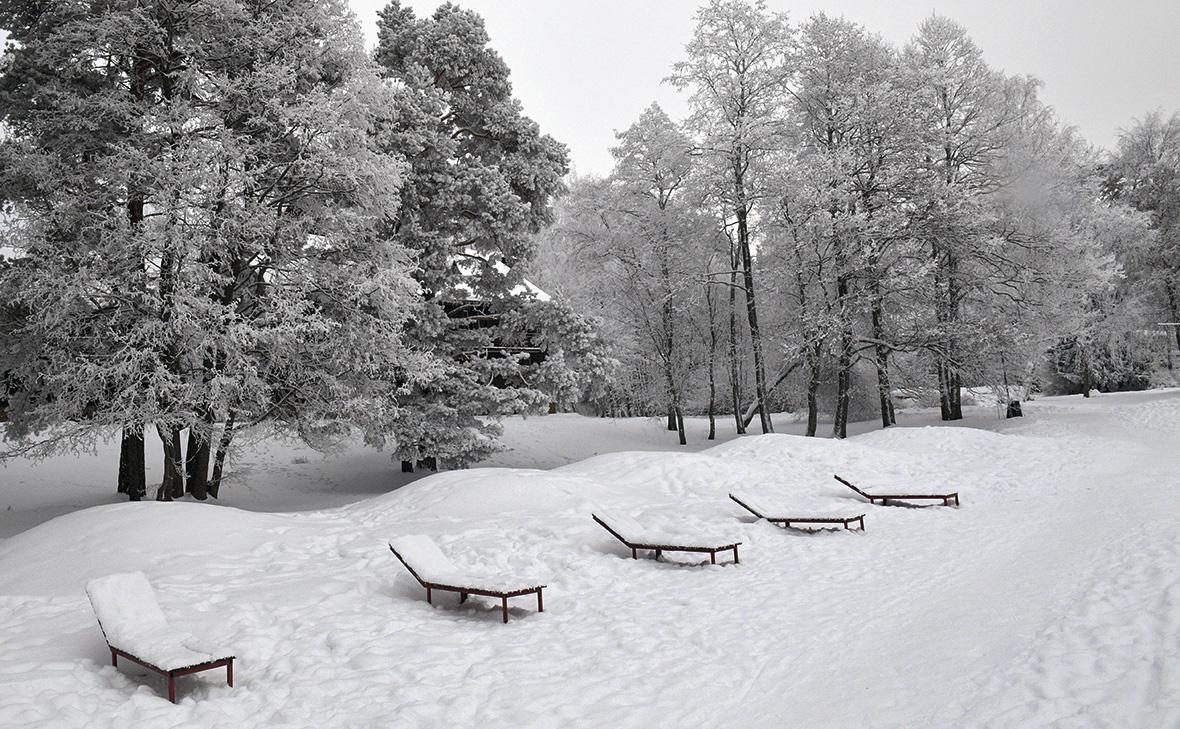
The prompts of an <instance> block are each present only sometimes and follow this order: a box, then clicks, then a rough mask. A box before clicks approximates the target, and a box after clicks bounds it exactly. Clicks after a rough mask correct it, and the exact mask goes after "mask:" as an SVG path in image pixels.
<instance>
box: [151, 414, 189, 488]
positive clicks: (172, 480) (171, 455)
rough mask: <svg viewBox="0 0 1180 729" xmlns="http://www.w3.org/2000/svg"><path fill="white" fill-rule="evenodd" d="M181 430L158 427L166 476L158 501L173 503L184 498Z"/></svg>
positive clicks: (164, 476) (162, 481) (158, 425)
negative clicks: (174, 500)
mask: <svg viewBox="0 0 1180 729" xmlns="http://www.w3.org/2000/svg"><path fill="white" fill-rule="evenodd" d="M180 432H181V431H180V428H176V427H173V428H165V427H164V426H163V425H160V424H157V425H156V433H158V434H159V436H160V442H161V444H162V445H163V450H164V469H163V470H164V475H163V478H162V480H161V481H160V488H159V489H158V490H157V491H156V501H172V500H173V499H178V498H180V497H182V496H184V456H183V454H182V453H181V446H180Z"/></svg>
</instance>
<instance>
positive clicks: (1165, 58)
mask: <svg viewBox="0 0 1180 729" xmlns="http://www.w3.org/2000/svg"><path fill="white" fill-rule="evenodd" d="M350 2H351V4H352V6H353V9H354V10H355V11H356V14H357V16H358V17H359V18H360V21H361V25H362V27H363V29H364V31H365V34H366V37H367V39H368V43H369V45H370V46H372V44H373V43H374V37H375V33H376V20H377V10H378V9H379V8H381V7H384V6H385V4H386V2H388V0H350ZM457 2H458V4H459V5H461V6H463V7H467V8H470V9H472V10H475V11H476V12H478V13H479V14H480V15H482V16H483V17H484V20H485V21H486V23H487V27H488V33H489V35H490V36H491V39H492V46H493V47H494V48H495V49H496V50H497V51H499V52H500V54H501V55H502V56H503V57H504V59H505V60H506V61H507V62H508V65H509V67H510V68H511V69H512V80H513V85H514V87H515V90H516V95H517V96H518V97H519V98H520V100H521V102H522V103H523V104H524V108H525V111H526V112H527V113H528V115H529V116H531V117H532V118H533V119H535V120H537V122H538V123H540V125H541V128H542V129H543V130H544V131H545V132H547V133H549V134H552V135H553V136H554V137H556V138H557V139H559V140H560V141H562V142H565V143H566V144H567V145H569V148H570V152H571V157H572V158H573V162H574V166H575V168H576V170H577V171H578V172H580V173H596V174H605V173H607V172H609V171H610V167H611V156H610V153H609V151H608V150H609V148H610V147H611V145H612V144H614V132H615V130H619V129H625V128H626V127H628V126H630V124H631V122H633V121H634V120H635V119H636V118H637V117H638V116H639V114H640V112H642V111H643V109H645V108H646V107H647V106H648V104H650V103H651V102H652V101H659V102H660V103H661V104H663V105H664V108H665V109H666V110H667V111H668V113H669V114H671V115H672V116H673V117H677V118H680V117H683V115H684V104H683V101H682V100H680V99H679V98H677V94H676V93H675V92H674V91H673V90H672V89H670V88H669V87H668V86H666V85H664V84H661V80H662V79H663V78H664V77H665V76H666V75H667V74H668V72H669V71H670V69H671V65H672V64H673V63H674V62H675V61H677V60H679V59H680V58H681V57H682V55H683V49H684V44H685V43H686V42H687V41H688V39H689V37H690V36H691V34H692V29H693V13H694V12H695V10H696V8H697V6H698V5H699V4H700V3H698V2H696V0H457ZM702 2H703V0H702ZM438 4H439V3H438V2H436V0H409V5H411V6H412V7H413V8H414V9H415V11H417V12H418V13H419V15H429V14H430V13H432V12H433V11H434V9H435V7H437V6H438ZM768 4H769V5H770V6H771V7H772V8H774V9H776V10H785V11H787V12H788V13H789V14H790V16H791V17H792V19H793V21H794V22H798V21H800V20H802V19H805V18H806V17H807V16H809V15H811V14H812V13H815V12H818V11H824V12H827V13H829V14H831V15H842V16H844V17H846V18H848V19H850V20H853V21H855V22H858V23H860V24H862V25H864V26H865V27H867V28H868V29H869V30H870V31H872V32H874V33H878V34H880V35H882V36H884V37H885V38H886V39H887V40H889V41H891V42H893V43H895V44H898V45H901V44H904V43H905V42H906V41H907V40H908V39H909V38H910V36H912V35H913V33H914V31H915V30H916V28H917V26H918V24H919V23H920V22H921V20H922V19H923V18H925V17H926V16H927V15H929V14H930V13H932V12H938V13H941V14H943V15H946V16H948V17H950V18H953V19H954V20H956V21H958V22H959V23H961V24H963V25H964V26H966V28H967V30H968V31H969V32H970V34H971V36H972V37H973V38H974V39H975V41H976V43H978V44H979V45H980V47H981V48H983V51H984V54H985V55H986V57H987V59H988V61H989V62H990V63H991V64H992V65H993V66H995V67H997V68H1000V69H1003V70H1005V71H1007V72H1009V73H1020V74H1030V75H1033V76H1036V77H1038V78H1040V79H1041V80H1042V81H1044V88H1043V91H1042V98H1044V99H1045V100H1046V101H1047V102H1049V103H1050V104H1052V105H1053V106H1055V107H1056V108H1057V110H1058V112H1059V114H1060V116H1061V118H1062V119H1064V120H1066V121H1067V122H1069V123H1071V124H1074V125H1076V126H1077V127H1078V128H1079V129H1081V131H1082V133H1083V134H1084V135H1085V136H1086V138H1088V139H1089V140H1090V141H1091V142H1093V143H1095V144H1097V145H1099V146H1103V147H1108V148H1109V147H1112V146H1113V145H1114V141H1115V138H1116V136H1117V134H1118V130H1119V128H1121V127H1126V126H1127V125H1129V124H1130V122H1131V120H1132V119H1134V118H1136V117H1140V116H1142V115H1143V114H1144V113H1146V112H1148V111H1150V110H1152V109H1156V108H1160V109H1163V110H1164V112H1165V113H1171V112H1173V111H1178V110H1180V0H1123V2H1117V1H1115V0H925V1H922V0H768ZM0 36H3V33H0Z"/></svg>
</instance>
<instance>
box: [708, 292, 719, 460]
mask: <svg viewBox="0 0 1180 729" xmlns="http://www.w3.org/2000/svg"><path fill="white" fill-rule="evenodd" d="M705 305H706V309H707V311H708V313H709V366H708V370H709V437H708V439H709V440H715V439H716V438H717V418H716V415H715V413H716V410H717V371H716V370H717V367H716V364H717V327H716V326H715V325H714V322H713V289H712V286H711V285H710V284H709V283H706V284H705Z"/></svg>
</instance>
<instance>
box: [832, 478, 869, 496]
mask: <svg viewBox="0 0 1180 729" xmlns="http://www.w3.org/2000/svg"><path fill="white" fill-rule="evenodd" d="M832 478H834V479H836V480H837V481H839V482H840V483H842V484H844V485H845V486H847V487H848V488H850V489H852V490H853V491H855V492H856V493H858V494H860V495H861V496H863V497H865V498H866V499H867V498H869V495H868V494H866V493H865V492H864V491H861V490H860V489H858V488H857V487H856V486H853V485H852V482H851V481H846V480H844V479H842V478H840V477H839V476H837V475H834V474H833V476H832Z"/></svg>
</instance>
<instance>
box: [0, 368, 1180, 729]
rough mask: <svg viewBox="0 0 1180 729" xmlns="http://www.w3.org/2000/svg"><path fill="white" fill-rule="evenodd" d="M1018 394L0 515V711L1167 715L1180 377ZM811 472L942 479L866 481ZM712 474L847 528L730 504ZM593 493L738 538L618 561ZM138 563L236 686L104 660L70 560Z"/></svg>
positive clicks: (410, 719) (1179, 655)
mask: <svg viewBox="0 0 1180 729" xmlns="http://www.w3.org/2000/svg"><path fill="white" fill-rule="evenodd" d="M1028 413H1029V417H1027V418H1025V419H1023V420H1020V421H1012V422H1008V423H997V424H996V427H997V428H998V429H999V430H1000V432H989V431H987V430H979V429H971V428H952V427H941V428H900V429H894V430H890V431H886V432H876V433H870V434H867V435H863V436H858V437H856V438H853V439H850V440H849V441H846V442H836V441H830V440H815V439H804V438H800V437H796V436H765V437H755V436H752V437H747V438H742V439H739V440H735V441H732V442H730V443H727V444H724V445H721V446H718V447H716V448H713V449H711V450H709V451H705V452H702V453H697V454H690V453H650V452H645V453H638V452H629V453H616V454H607V455H601V456H597V457H594V458H591V459H588V460H585V461H581V462H577V463H573V464H570V465H568V466H565V467H562V468H558V469H554V470H551V471H538V470H510V469H477V470H471V471H464V472H455V473H446V474H440V475H437V476H433V477H430V478H426V479H423V480H420V481H417V482H415V483H413V484H410V485H409V486H406V487H404V488H402V489H400V490H398V491H396V492H394V493H391V494H388V495H385V496H380V497H377V498H374V499H370V500H367V501H363V502H359V503H356V504H354V505H352V506H348V507H345V508H342V509H337V510H332V511H323V512H314V513H305V514H258V513H249V512H243V511H238V510H235V509H229V508H218V507H215V506H207V505H195V504H187V503H179V504H154V503H146V504H138V505H132V504H126V505H116V506H106V507H99V508H95V509H88V510H85V511H81V512H78V513H75V514H71V515H67V516H64V517H61V518H58V519H55V520H53V521H51V522H48V523H46V524H43V525H41V526H39V527H36V528H34V529H31V530H29V531H28V532H25V533H23V534H20V535H18V536H16V537H13V538H11V539H8V540H6V541H4V542H0V626H3V629H2V630H0V726H4V727H16V726H67V727H68V726H78V727H82V726H86V727H105V726H111V727H116V726H152V727H155V726H159V727H173V726H282V727H303V726H317V727H318V726H328V727H337V726H338V727H370V726H371V727H388V726H399V727H401V726H406V727H414V726H420V727H438V726H452V725H454V726H469V725H475V724H479V725H481V726H496V727H522V726H527V727H564V726H616V727H655V726H660V727H663V726H668V727H722V726H724V727H758V726H778V725H792V726H805V727H843V726H867V727H898V726H905V727H952V726H953V727H1051V726H1059V727H1076V726H1087V727H1130V726H1135V727H1140V726H1141V727H1175V726H1180V498H1178V489H1180V448H1178V447H1177V446H1178V445H1180V392H1176V391H1171V392H1162V393H1161V392H1154V393H1140V394H1131V395H1118V396H1102V397H1099V398H1095V399H1093V400H1089V401H1084V400H1082V399H1080V398H1055V399H1049V400H1044V401H1041V402H1038V403H1033V404H1032V405H1031V406H1030V407H1029V408H1028ZM833 472H838V473H841V474H842V475H845V476H847V477H849V478H850V479H852V480H854V482H855V481H862V482H864V483H866V484H872V483H880V484H897V485H907V486H912V487H941V486H948V485H949V486H951V487H955V488H957V489H958V490H959V491H960V493H961V495H962V499H963V505H962V507H961V508H959V509H955V508H945V507H941V506H938V507H930V508H901V507H882V506H870V505H868V504H865V503H864V502H862V501H857V500H856V499H855V495H854V494H852V492H851V491H849V490H848V489H846V488H844V487H843V486H840V485H839V484H838V483H836V482H835V481H834V480H832V478H831V475H832V473H833ZM730 490H743V491H751V492H756V493H763V494H766V495H767V496H768V497H770V498H773V499H774V500H775V502H776V503H783V504H788V505H789V504H792V503H799V504H811V505H816V506H826V507H828V508H830V507H833V506H835V507H841V506H843V507H846V508H847V509H848V510H849V511H850V512H856V513H859V511H862V510H863V511H865V512H866V513H867V514H868V516H867V517H866V527H867V531H866V532H865V533H863V534H862V533H857V532H846V531H839V532H824V533H819V534H807V533H802V532H797V531H787V530H782V529H779V528H777V527H773V526H770V525H768V524H765V523H762V522H755V521H753V520H752V519H751V518H749V517H748V515H745V514H744V512H743V511H742V510H741V509H740V507H738V506H737V505H736V504H733V503H732V502H731V501H729V499H728V498H726V494H727V493H728V492H729V491H730ZM599 507H607V508H610V509H612V510H616V511H622V512H628V513H631V514H634V515H639V516H642V518H643V520H644V521H645V523H646V522H652V523H653V525H655V526H660V525H664V526H667V527H668V528H675V529H677V530H678V531H684V530H689V531H691V530H699V531H700V532H701V533H702V534H705V535H717V534H721V535H734V537H735V538H738V539H741V540H742V541H743V542H744V544H743V547H742V562H741V564H740V565H724V566H721V565H718V566H716V567H712V566H708V565H705V566H695V565H692V566H690V564H691V563H692V562H694V559H693V558H692V557H689V556H685V555H668V556H669V557H670V559H667V560H664V561H661V562H655V561H652V560H650V559H641V560H639V561H633V560H631V559H630V555H629V553H628V552H627V550H625V549H624V548H623V547H622V545H619V544H618V543H617V542H615V540H614V539H613V538H611V537H610V535H609V534H607V533H606V532H605V531H604V530H602V529H601V528H599V527H598V526H597V525H595V524H594V523H593V522H592V521H591V520H590V517H589V513H590V511H591V510H592V509H594V508H599ZM409 533H422V534H429V535H431V536H432V537H433V538H435V540H436V541H438V542H439V544H440V546H441V547H442V548H443V550H444V551H445V552H447V553H448V554H453V555H456V556H457V557H458V556H461V557H462V559H463V561H464V562H467V563H470V564H472V565H474V566H479V567H485V568H487V569H488V570H489V571H496V572H509V573H511V572H519V573H525V574H535V575H538V576H539V577H541V578H544V579H545V580H546V582H547V583H548V585H549V587H548V588H547V589H546V594H545V609H546V612H545V613H542V614H536V613H533V612H532V611H531V610H527V609H517V610H514V619H513V620H512V622H510V623H509V624H508V625H502V624H501V623H500V617H499V613H498V609H497V608H498V606H497V605H495V604H493V603H492V602H491V601H483V600H481V599H479V598H474V599H472V600H470V601H469V602H468V603H467V604H466V605H463V606H460V605H458V600H457V598H453V596H450V595H445V596H441V597H440V598H439V599H437V600H436V603H437V605H436V607H433V608H432V607H431V606H429V605H427V604H426V602H425V599H424V595H423V591H422V590H421V589H420V588H419V587H418V585H417V584H416V583H415V582H414V581H413V580H412V578H411V577H410V576H409V575H408V574H407V573H405V571H404V569H402V567H401V565H400V564H398V563H397V561H396V560H395V559H394V558H393V557H392V556H391V555H390V554H389V550H388V548H386V546H385V540H386V539H388V538H389V537H392V536H397V535H399V534H409ZM695 561H699V560H695ZM135 569H142V570H144V571H145V572H147V573H148V575H149V576H150V577H151V578H152V581H153V585H154V587H155V588H156V591H157V593H158V595H159V599H160V602H161V604H162V606H163V608H164V610H165V612H166V614H168V616H169V620H170V621H172V622H173V623H174V624H178V625H183V626H184V628H185V629H186V630H188V631H189V632H192V633H194V634H196V635H198V636H201V637H207V638H208V639H209V640H210V642H213V643H216V644H220V645H226V646H230V647H232V648H233V649H234V651H235V653H236V655H237V656H238V657H239V665H238V666H237V667H236V670H235V674H236V675H235V679H236V680H235V683H236V684H237V686H236V687H235V688H233V689H230V688H227V687H225V686H223V685H217V682H216V681H215V680H213V679H209V680H205V679H202V678H200V677H197V678H191V679H189V680H188V681H185V682H182V684H181V685H180V686H179V687H178V692H179V698H180V704H179V705H178V706H173V705H171V704H169V703H168V702H167V699H166V698H164V697H162V696H161V691H160V686H159V685H158V681H157V680H156V679H155V678H153V677H151V676H140V675H137V672H136V671H135V670H134V669H130V668H123V669H121V670H115V669H113V668H111V667H109V666H107V665H106V663H107V656H106V650H105V646H104V644H103V642H102V637H101V635H100V634H99V632H98V628H97V626H96V625H95V623H94V617H93V615H92V613H91V612H90V609H89V606H88V604H87V602H86V598H85V597H84V596H83V594H82V590H81V585H82V584H83V583H84V581H85V580H86V579H88V578H90V577H93V576H97V575H100V574H104V573H108V572H114V571H125V570H135ZM452 598H453V599H452Z"/></svg>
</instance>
